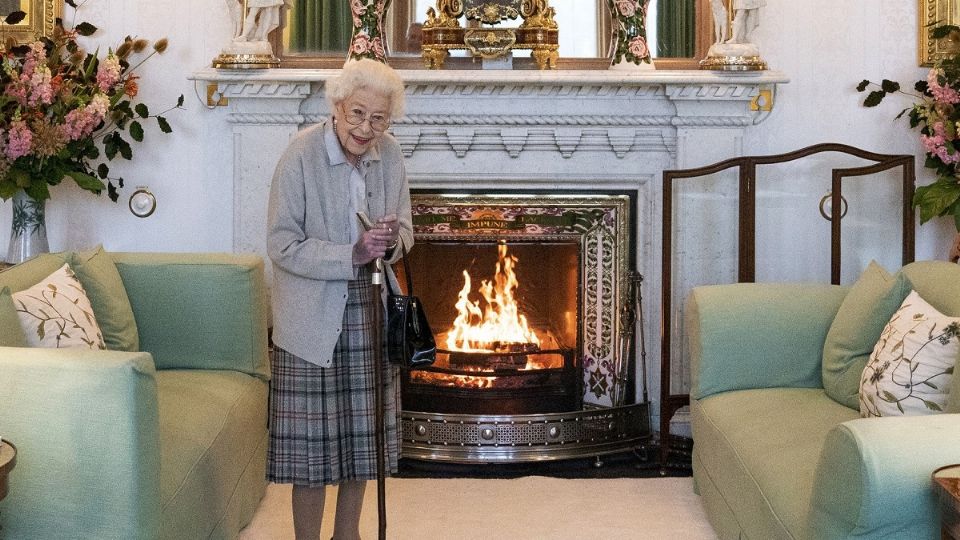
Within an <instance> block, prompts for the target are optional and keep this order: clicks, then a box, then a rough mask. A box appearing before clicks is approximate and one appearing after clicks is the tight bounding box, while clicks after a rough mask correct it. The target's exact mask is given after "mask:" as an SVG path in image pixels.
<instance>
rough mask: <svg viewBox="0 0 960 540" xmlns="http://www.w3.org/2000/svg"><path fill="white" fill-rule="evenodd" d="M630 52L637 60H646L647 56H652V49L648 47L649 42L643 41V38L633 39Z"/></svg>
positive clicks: (629, 48) (629, 47)
mask: <svg viewBox="0 0 960 540" xmlns="http://www.w3.org/2000/svg"><path fill="white" fill-rule="evenodd" d="M628 50H629V51H630V54H632V55H634V56H636V57H637V58H646V57H647V55H648V54H650V49H649V48H648V47H647V40H645V39H643V37H642V36H637V37H635V38H633V39H631V40H630V45H629V46H628Z"/></svg>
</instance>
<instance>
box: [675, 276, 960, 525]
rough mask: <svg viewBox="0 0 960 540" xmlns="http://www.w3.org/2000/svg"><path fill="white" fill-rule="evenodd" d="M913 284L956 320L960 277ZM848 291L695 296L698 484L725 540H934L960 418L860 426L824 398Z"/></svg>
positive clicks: (956, 451)
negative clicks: (826, 354) (938, 490)
mask: <svg viewBox="0 0 960 540" xmlns="http://www.w3.org/2000/svg"><path fill="white" fill-rule="evenodd" d="M904 271H905V272H906V273H907V274H908V276H909V278H910V279H911V281H912V282H913V284H914V287H915V288H916V289H917V290H918V291H919V292H920V293H921V294H922V295H923V296H924V298H929V299H930V301H931V302H932V303H933V302H935V300H936V299H944V300H946V299H949V301H945V302H942V305H941V306H939V307H941V309H943V311H944V312H945V313H951V314H952V315H954V316H956V315H960V267H958V266H957V265H949V264H948V263H942V262H940V263H938V262H919V263H912V264H910V265H908V266H906V267H905V269H904ZM847 291H848V289H847V288H844V287H839V286H833V285H822V284H775V283H757V284H734V285H717V286H708V287H699V288H696V289H694V290H693V291H692V293H691V295H690V298H689V299H688V304H687V306H688V307H687V311H686V316H687V319H686V325H685V327H686V328H687V330H688V334H687V339H688V345H689V351H690V360H691V375H692V388H691V391H690V396H691V406H690V409H691V419H692V427H693V438H694V450H693V453H694V455H693V468H694V481H695V484H696V486H697V490H698V492H699V493H700V494H701V496H702V500H703V503H704V506H705V508H706V510H707V515H708V517H709V519H710V522H711V524H712V525H713V526H714V529H715V530H716V531H717V533H718V535H719V536H720V538H724V539H727V538H763V539H765V540H770V539H781V538H782V539H810V540H832V539H890V540H893V539H903V538H911V539H912V538H916V539H923V538H938V534H939V518H938V511H937V506H936V500H935V498H934V494H933V491H932V488H931V481H930V475H931V473H932V472H933V470H934V469H936V468H937V467H940V466H942V465H946V464H950V463H958V462H960V414H956V413H954V414H938V415H931V416H909V417H888V418H860V414H859V411H857V410H855V409H851V408H848V407H846V406H844V405H843V404H841V403H838V402H837V401H834V400H833V399H831V398H830V397H829V396H828V395H827V394H826V393H825V392H824V390H823V383H822V376H821V364H822V354H823V346H824V341H825V339H826V335H827V331H828V330H829V329H830V326H831V324H832V322H833V319H834V317H835V315H836V313H837V310H838V309H839V306H840V304H841V303H842V301H843V299H844V297H845V295H846V293H847ZM954 388H957V385H956V384H955V385H954Z"/></svg>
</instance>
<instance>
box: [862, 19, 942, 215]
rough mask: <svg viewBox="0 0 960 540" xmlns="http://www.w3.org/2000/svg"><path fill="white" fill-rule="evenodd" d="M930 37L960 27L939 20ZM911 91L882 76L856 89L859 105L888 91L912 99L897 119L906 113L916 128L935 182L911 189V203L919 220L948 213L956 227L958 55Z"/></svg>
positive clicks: (869, 103)
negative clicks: (912, 191)
mask: <svg viewBox="0 0 960 540" xmlns="http://www.w3.org/2000/svg"><path fill="white" fill-rule="evenodd" d="M930 36H931V37H933V38H934V39H945V38H946V39H950V40H952V41H960V27H958V26H954V25H939V26H936V27H935V28H932V29H931V30H930ZM913 89H914V91H915V92H916V94H907V93H905V92H903V91H902V89H901V86H900V84H899V83H898V82H895V81H891V80H888V79H884V80H882V81H881V82H880V83H879V84H878V83H874V82H871V81H869V80H866V79H864V80H862V81H860V83H859V84H858V85H857V91H858V92H861V93H863V92H867V91H868V90H869V92H868V94H867V96H866V97H865V98H864V100H863V106H864V107H876V106H877V105H879V104H880V103H882V102H883V100H884V99H885V98H886V97H887V96H889V95H891V94H905V95H909V96H911V97H913V98H914V99H915V101H914V103H913V105H912V106H911V107H908V108H906V109H903V110H902V111H900V113H899V114H898V115H897V116H896V118H897V119H899V118H901V117H902V116H904V115H907V118H908V120H909V124H910V128H911V129H917V130H919V131H920V140H921V142H922V143H923V145H924V147H925V149H926V154H927V157H926V160H925V161H924V166H925V167H926V168H928V169H932V170H933V171H934V172H935V173H936V177H937V179H936V181H934V182H933V183H932V184H930V185H927V186H921V187H918V188H916V191H915V193H914V197H913V205H914V206H915V207H916V208H917V209H918V213H919V215H920V223H926V222H927V221H929V220H931V219H933V218H935V217H940V216H947V215H952V216H954V222H955V224H956V225H957V230H958V231H960V203H958V200H960V170H958V164H960V134H958V129H957V126H958V125H960V124H958V122H960V57H958V55H956V54H951V55H948V56H947V57H945V58H944V59H942V60H941V61H939V62H938V63H937V64H936V65H935V66H934V67H933V69H931V70H930V72H929V73H928V75H927V77H926V79H925V80H920V81H917V82H916V83H915V84H914V86H913Z"/></svg>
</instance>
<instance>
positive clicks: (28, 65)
mask: <svg viewBox="0 0 960 540" xmlns="http://www.w3.org/2000/svg"><path fill="white" fill-rule="evenodd" d="M46 61H47V50H46V49H44V48H43V43H42V42H40V41H34V42H33V43H31V44H30V50H29V51H27V54H26V56H25V57H24V59H23V69H21V70H20V80H21V81H28V80H30V78H31V77H33V71H34V70H35V69H36V68H37V66H38V65H43V63H44V62H46Z"/></svg>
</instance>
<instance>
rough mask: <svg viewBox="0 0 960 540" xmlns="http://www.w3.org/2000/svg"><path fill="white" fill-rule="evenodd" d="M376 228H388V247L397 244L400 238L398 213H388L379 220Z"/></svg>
mask: <svg viewBox="0 0 960 540" xmlns="http://www.w3.org/2000/svg"><path fill="white" fill-rule="evenodd" d="M376 229H380V230H383V229H386V231H387V234H388V235H389V237H388V238H387V247H388V248H389V247H390V246H395V245H396V244H397V242H398V241H399V240H400V223H399V221H397V215H396V214H387V215H385V216H383V217H382V218H380V219H378V220H377V226H376V228H375V229H374V230H376Z"/></svg>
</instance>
